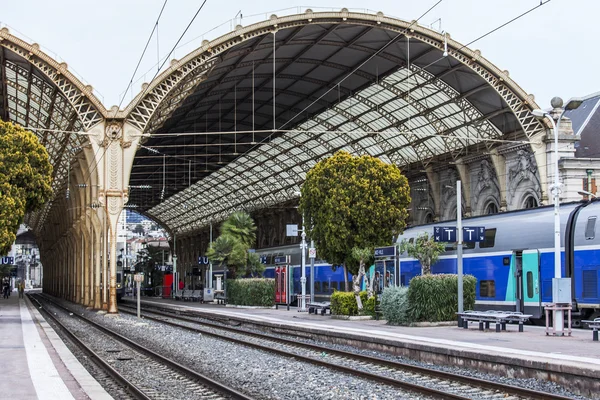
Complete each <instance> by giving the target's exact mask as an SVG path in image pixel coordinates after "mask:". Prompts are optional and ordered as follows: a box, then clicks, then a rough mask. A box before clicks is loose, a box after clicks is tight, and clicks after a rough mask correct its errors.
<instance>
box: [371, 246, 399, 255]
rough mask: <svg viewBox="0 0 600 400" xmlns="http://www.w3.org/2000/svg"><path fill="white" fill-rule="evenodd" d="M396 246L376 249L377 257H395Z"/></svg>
mask: <svg viewBox="0 0 600 400" xmlns="http://www.w3.org/2000/svg"><path fill="white" fill-rule="evenodd" d="M395 256H396V246H387V247H375V257H395Z"/></svg>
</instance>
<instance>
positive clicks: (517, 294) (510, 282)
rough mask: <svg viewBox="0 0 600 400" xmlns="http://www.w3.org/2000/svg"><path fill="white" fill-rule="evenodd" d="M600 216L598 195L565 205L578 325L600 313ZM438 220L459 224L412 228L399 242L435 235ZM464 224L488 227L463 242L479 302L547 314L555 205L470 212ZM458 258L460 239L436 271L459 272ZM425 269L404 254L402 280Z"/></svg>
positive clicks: (566, 258) (565, 270) (565, 272)
mask: <svg viewBox="0 0 600 400" xmlns="http://www.w3.org/2000/svg"><path fill="white" fill-rule="evenodd" d="M598 216H600V202H597V201H593V202H585V203H582V202H578V203H569V204H564V205H561V207H560V220H561V246H563V247H562V250H561V260H562V266H561V268H562V277H570V278H571V284H572V305H573V310H574V312H573V318H574V323H575V325H578V324H579V321H580V320H582V319H592V318H596V317H600V297H599V293H600V290H599V289H600V286H599V283H600V279H599V278H600V235H598V236H596V223H597V220H598ZM434 225H436V226H455V221H445V222H440V223H437V224H429V225H422V226H416V227H412V228H409V229H407V230H405V231H404V233H403V234H402V235H400V237H399V238H398V242H400V241H402V240H404V239H406V240H408V241H412V240H414V239H415V237H417V236H418V235H419V234H421V233H423V232H427V233H429V234H430V235H431V234H432V233H433V228H434ZM463 226H471V227H478V226H480V227H485V238H484V241H482V242H479V243H465V245H464V246H463V249H464V250H463V271H464V273H465V274H471V275H473V276H475V278H477V286H476V302H475V305H476V308H477V309H483V310H488V309H502V310H512V311H521V312H523V313H526V314H532V315H533V316H534V318H541V317H542V316H543V314H544V308H543V307H544V306H545V305H547V304H550V303H551V302H552V278H553V277H554V207H553V206H547V207H540V208H535V209H528V210H520V211H514V212H506V213H500V214H492V215H486V216H481V217H474V218H467V219H464V220H463ZM565 243H566V246H564V245H565ZM565 249H566V252H565ZM456 259H457V257H456V244H455V243H449V244H448V245H447V246H446V252H445V253H444V255H442V256H441V257H440V260H439V261H438V262H437V263H436V264H435V265H433V266H432V268H431V271H432V273H453V274H454V273H456V272H457V269H456V268H457V267H456ZM420 274H421V266H420V264H419V262H418V261H417V260H415V259H414V258H409V257H408V256H407V255H406V254H403V255H401V256H400V274H399V275H400V283H401V284H403V285H406V284H408V282H409V281H410V279H412V278H413V277H414V276H416V275H420Z"/></svg>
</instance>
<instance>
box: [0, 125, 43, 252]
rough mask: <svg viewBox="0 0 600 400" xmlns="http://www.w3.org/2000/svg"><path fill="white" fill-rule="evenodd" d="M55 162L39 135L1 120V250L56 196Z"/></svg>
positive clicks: (8, 246) (9, 244) (6, 248)
mask: <svg viewBox="0 0 600 400" xmlns="http://www.w3.org/2000/svg"><path fill="white" fill-rule="evenodd" d="M51 185H52V165H51V164H50V161H49V157H48V152H47V151H46V148H45V147H44V146H43V145H42V144H40V142H39V140H38V139H37V137H36V136H35V135H34V134H33V133H31V132H29V131H26V130H25V129H23V128H22V127H20V126H19V125H14V124H12V123H10V122H3V121H0V253H1V254H6V253H7V252H8V251H9V250H10V246H11V245H12V243H13V242H14V241H15V238H16V233H17V229H18V228H19V224H20V223H21V222H23V218H24V216H25V214H26V213H27V212H31V211H35V210H38V209H39V208H40V207H42V206H43V205H44V203H46V201H48V200H49V199H50V197H51V196H52V186H51Z"/></svg>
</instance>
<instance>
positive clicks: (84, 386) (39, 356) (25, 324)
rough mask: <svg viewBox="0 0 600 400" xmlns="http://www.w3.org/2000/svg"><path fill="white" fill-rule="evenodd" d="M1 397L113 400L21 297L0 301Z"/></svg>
mask: <svg viewBox="0 0 600 400" xmlns="http://www.w3.org/2000/svg"><path fill="white" fill-rule="evenodd" d="M0 359H1V360H3V365H2V371H4V372H3V374H2V379H0V398H3V399H19V400H35V399H40V400H68V399H75V400H84V399H94V400H96V399H101V400H104V399H112V397H111V396H110V395H109V394H108V393H106V391H105V390H104V389H103V388H102V387H101V386H100V384H98V382H97V381H96V380H95V379H94V378H93V377H92V376H91V375H90V374H89V373H88V372H87V370H86V369H85V368H84V367H83V366H82V365H81V364H80V363H79V361H77V359H76V358H75V356H74V355H73V354H72V353H71V351H70V350H69V349H68V348H67V347H66V346H65V344H64V343H63V341H62V340H61V339H60V338H59V337H58V335H57V334H56V332H55V331H54V330H53V329H52V327H50V325H49V324H48V323H47V322H46V321H45V320H44V319H43V318H42V316H41V315H40V313H39V312H38V311H37V310H36V309H35V307H33V305H32V304H31V303H30V301H29V300H28V299H27V297H26V296H25V298H24V299H19V295H18V293H17V292H16V291H14V292H12V293H11V295H10V297H9V298H8V299H4V298H0Z"/></svg>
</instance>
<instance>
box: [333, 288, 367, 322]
mask: <svg viewBox="0 0 600 400" xmlns="http://www.w3.org/2000/svg"><path fill="white" fill-rule="evenodd" d="M360 300H361V301H362V304H363V310H362V313H361V314H362V315H370V316H374V315H375V296H373V297H372V298H371V299H367V292H366V291H364V290H363V291H362V292H360ZM331 313H332V314H333V315H348V316H354V315H359V314H358V306H357V305H356V298H355V297H354V292H338V291H335V292H333V294H332V295H331Z"/></svg>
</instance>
